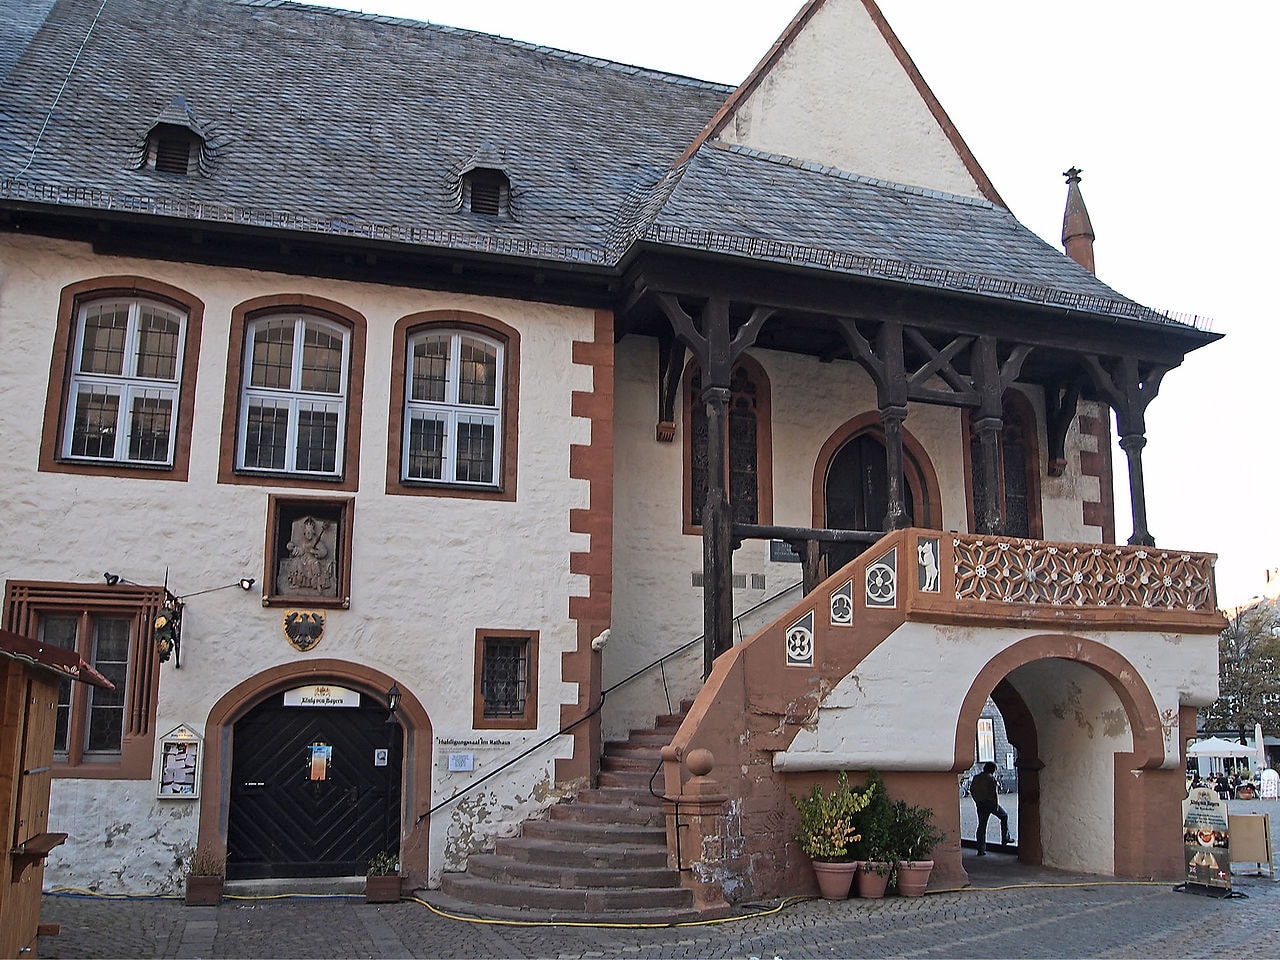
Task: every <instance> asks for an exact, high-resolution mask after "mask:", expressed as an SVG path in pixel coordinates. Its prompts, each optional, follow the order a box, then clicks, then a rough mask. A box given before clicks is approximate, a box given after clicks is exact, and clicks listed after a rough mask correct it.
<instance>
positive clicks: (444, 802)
mask: <svg viewBox="0 0 1280 960" xmlns="http://www.w3.org/2000/svg"><path fill="white" fill-rule="evenodd" d="M801 583H802V581H799V580H797V581H796V582H795V583H793V584H791V585H790V586H787V587H784V588H783V589H781V590H779V591H778V592H777V593H775V594H773V595H772V596H769V597H765V598H764V599H763V600H761V601H760V602H759V603H756V604H754V605H753V606H751V607H750V608H748V609H746V610H744V611H742V613H740V614H738V615H737V616H735V617H734V618H733V622H734V623H738V622H739V621H741V620H742V619H743V618H744V617H747V616H749V615H751V614H753V613H755V612H756V611H757V610H759V609H760V608H761V607H763V606H766V605H767V604H770V603H772V602H773V601H775V600H777V599H778V598H779V597H782V596H786V595H787V594H788V593H790V592H791V591H792V590H795V589H796V588H797V587H799V586H800V585H801ZM702 636H703V635H702V634H698V635H697V636H696V637H694V638H693V639H692V640H689V641H687V642H685V643H682V644H681V645H680V646H678V647H676V648H675V649H674V650H671V651H669V652H668V653H665V654H663V655H662V656H661V657H659V658H658V659H657V660H654V661H653V662H652V663H648V664H645V665H644V666H643V667H641V668H640V669H639V670H636V671H635V672H634V673H631V674H628V675H627V676H625V677H623V678H622V679H621V680H619V681H618V682H617V683H615V684H612V685H611V686H609V687H606V688H605V689H604V690H601V691H600V700H599V702H598V703H597V704H596V705H595V706H594V707H592V708H591V709H590V710H588V711H587V712H586V713H584V714H583V715H582V716H581V717H579V718H578V719H577V720H574V721H573V722H572V723H568V724H565V725H564V726H563V727H561V728H560V729H559V730H557V731H556V732H555V733H552V734H548V735H547V736H546V737H544V738H543V739H542V740H539V741H538V742H537V743H535V744H533V745H532V746H529V747H526V748H525V749H524V750H522V751H521V752H520V753H518V754H516V755H515V756H514V757H512V758H511V759H509V760H507V761H505V762H504V763H502V764H500V765H499V766H497V767H495V768H494V769H493V770H490V771H489V772H488V773H486V774H485V775H484V776H483V777H481V778H480V779H479V780H473V781H472V782H471V783H469V784H467V785H466V786H465V787H463V788H462V789H461V790H459V791H458V792H457V793H453V794H450V795H449V796H448V797H445V798H444V799H443V800H440V801H439V802H438V803H435V804H433V805H432V806H431V807H430V808H429V809H427V810H426V811H425V812H424V813H420V814H418V816H417V818H416V819H414V821H413V825H414V826H415V827H416V826H417V825H418V824H419V823H421V822H422V821H423V820H425V819H426V818H427V817H429V816H431V815H432V814H433V813H435V812H436V811H438V810H441V809H443V808H444V807H445V806H447V805H449V804H450V803H453V801H455V800H457V799H458V798H460V797H462V796H464V795H466V794H467V793H470V792H471V791H472V790H474V789H475V788H476V787H478V786H480V785H481V784H482V783H485V782H486V781H488V780H490V779H491V778H493V777H496V776H497V775H498V774H500V773H501V772H502V771H503V770H506V769H507V768H508V767H510V766H512V765H514V764H516V763H519V762H520V761H521V760H523V759H524V758H525V757H527V756H529V754H531V753H533V752H534V751H535V750H538V749H541V748H542V747H545V746H546V745H547V744H548V743H550V742H551V741H552V740H554V739H555V738H556V737H560V736H564V734H566V733H569V732H570V731H571V730H573V729H574V728H575V727H577V726H579V725H581V724H583V723H586V722H587V721H588V720H590V719H591V718H592V717H594V716H595V715H596V714H598V713H599V712H600V710H601V709H602V708H603V707H604V701H605V698H606V697H608V695H609V694H610V693H612V692H613V691H614V690H617V689H618V688H619V687H622V686H624V685H626V684H628V683H630V682H631V681H632V680H635V679H636V678H637V677H639V676H642V675H643V674H645V673H648V672H649V671H650V670H652V669H653V668H654V667H660V666H662V665H663V664H665V663H666V662H667V661H668V660H670V659H671V658H672V657H675V656H677V655H679V654H681V653H683V652H684V651H686V650H688V649H689V648H690V647H693V646H695V645H697V644H700V643H702ZM665 681H666V676H665V673H664V675H663V685H664V687H665V685H666V683H665ZM667 708H668V709H670V708H671V694H670V692H669V691H668V692H667Z"/></svg>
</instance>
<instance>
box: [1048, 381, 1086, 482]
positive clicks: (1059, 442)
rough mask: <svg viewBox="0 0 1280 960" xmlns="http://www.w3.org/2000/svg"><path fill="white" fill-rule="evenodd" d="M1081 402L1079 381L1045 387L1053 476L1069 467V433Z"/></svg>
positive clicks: (1060, 473) (1058, 475) (1050, 471)
mask: <svg viewBox="0 0 1280 960" xmlns="http://www.w3.org/2000/svg"><path fill="white" fill-rule="evenodd" d="M1079 402H1080V383H1079V381H1076V382H1073V383H1070V384H1067V385H1066V386H1054V387H1049V388H1046V389H1045V392H1044V412H1045V420H1046V424H1045V426H1046V428H1047V432H1048V435H1049V467H1048V472H1049V476H1051V477H1060V476H1062V474H1063V473H1065V472H1066V469H1067V433H1068V432H1069V431H1070V430H1071V424H1072V422H1074V420H1075V418H1076V407H1077V406H1078V404H1079Z"/></svg>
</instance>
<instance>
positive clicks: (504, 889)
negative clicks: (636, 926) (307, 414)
mask: <svg viewBox="0 0 1280 960" xmlns="http://www.w3.org/2000/svg"><path fill="white" fill-rule="evenodd" d="M441 889H442V890H443V891H444V893H445V894H447V895H448V896H451V897H457V898H458V899H461V900H466V901H468V902H469V903H478V904H492V905H496V906H503V907H521V908H529V909H534V910H554V911H574V912H578V913H583V914H595V915H596V916H597V917H598V916H599V915H600V914H603V913H613V914H621V913H627V914H629V913H631V912H632V911H638V910H653V909H656V908H663V909H666V910H680V909H685V910H692V909H693V891H692V890H689V889H687V888H685V887H665V888H662V889H654V888H650V887H644V888H639V889H635V888H623V889H613V888H608V887H599V888H594V889H591V888H581V887H560V888H556V887H535V886H516V885H514V884H510V883H502V882H500V881H497V880H489V879H485V878H481V877H475V876H472V875H471V874H469V873H446V874H445V875H444V876H443V877H442V879H441Z"/></svg>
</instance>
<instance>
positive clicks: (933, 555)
mask: <svg viewBox="0 0 1280 960" xmlns="http://www.w3.org/2000/svg"><path fill="white" fill-rule="evenodd" d="M916 552H917V553H918V554H919V582H918V585H919V588H920V589H921V590H922V591H924V592H925V593H937V592H938V539H937V538H936V537H921V538H920V542H919V544H918V545H917V547H916Z"/></svg>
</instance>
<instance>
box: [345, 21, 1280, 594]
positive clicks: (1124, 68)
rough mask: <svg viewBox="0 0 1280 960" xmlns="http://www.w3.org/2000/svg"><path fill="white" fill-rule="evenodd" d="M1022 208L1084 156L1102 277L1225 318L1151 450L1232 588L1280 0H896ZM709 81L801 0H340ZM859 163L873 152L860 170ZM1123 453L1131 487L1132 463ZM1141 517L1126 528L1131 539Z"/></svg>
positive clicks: (1167, 402) (1243, 497)
mask: <svg viewBox="0 0 1280 960" xmlns="http://www.w3.org/2000/svg"><path fill="white" fill-rule="evenodd" d="M879 4H880V8H881V9H882V10H883V11H884V14H885V16H886V17H887V18H888V20H889V23H890V24H891V25H892V26H893V28H894V30H895V31H896V32H897V34H898V36H899V37H900V38H901V40H902V42H903V44H904V45H905V46H906V48H907V50H908V52H909V53H910V54H911V56H912V58H913V59H914V60H915V62H916V65H917V66H918V67H919V68H920V70H921V72H922V73H923V75H924V77H925V80H926V81H927V82H928V84H929V85H930V87H931V88H932V89H933V91H934V93H935V94H936V95H937V96H938V98H939V99H940V100H941V102H942V105H943V107H944V108H945V109H946V111H947V112H948V114H949V115H950V116H951V119H952V120H953V121H954V122H955V124H956V126H957V127H958V128H959V130H960V133H961V135H962V136H963V137H964V139H965V141H966V142H967V143H968V144H969V147H970V148H971V149H972V150H973V152H974V154H975V155H976V156H977V158H978V162H979V163H981V164H982V166H983V168H984V169H985V170H986V172H987V174H988V175H989V176H990V177H991V180H992V182H993V183H994V184H995V186H996V189H997V190H998V191H999V192H1000V194H1001V196H1002V197H1003V198H1004V200H1005V202H1006V203H1008V204H1009V206H1010V208H1011V209H1012V210H1013V213H1014V214H1015V215H1016V216H1017V217H1018V218H1019V219H1020V220H1021V221H1022V222H1023V223H1025V224H1026V225H1027V226H1028V227H1030V228H1031V229H1032V230H1034V231H1035V232H1036V233H1038V234H1039V235H1040V236H1041V237H1043V238H1044V239H1045V240H1047V241H1049V242H1050V243H1053V244H1054V245H1055V246H1060V239H1059V238H1060V234H1061V230H1062V210H1063V206H1064V203H1065V200H1066V187H1065V185H1064V181H1063V177H1062V171H1064V170H1066V169H1067V168H1068V167H1070V166H1073V165H1074V166H1078V167H1080V168H1081V169H1082V170H1083V171H1084V174H1083V182H1082V184H1081V187H1082V190H1083V193H1084V198H1085V202H1086V204H1087V205H1088V208H1089V214H1090V216H1091V218H1092V221H1093V227H1094V231H1095V233H1096V234H1097V241H1096V243H1095V247H1094V252H1095V256H1096V259H1097V273H1098V277H1099V278H1100V279H1101V280H1103V281H1104V282H1105V283H1108V284H1110V285H1111V286H1112V287H1114V288H1115V289H1116V290H1118V291H1119V292H1121V293H1122V294H1124V295H1126V296H1128V297H1131V298H1133V299H1135V300H1138V301H1139V302H1141V303H1144V304H1146V305H1147V306H1151V307H1156V308H1159V309H1165V310H1173V311H1175V312H1177V313H1180V314H1187V315H1199V316H1201V317H1207V318H1210V319H1211V320H1212V329H1214V330H1215V331H1217V332H1219V333H1223V334H1225V335H1226V336H1225V338H1224V339H1223V340H1222V341H1220V342H1218V343H1216V344H1213V345H1211V346H1209V347H1205V348H1203V349H1202V350H1199V351H1197V352H1196V353H1193V354H1192V355H1191V356H1190V357H1188V359H1187V360H1186V362H1184V363H1183V365H1182V366H1181V367H1180V368H1178V369H1177V370H1174V371H1173V372H1171V373H1170V374H1169V375H1168V376H1166V377H1165V379H1164V382H1163V384H1162V386H1161V388H1160V395H1159V396H1158V397H1157V398H1156V399H1155V401H1154V402H1153V403H1152V404H1151V406H1150V408H1149V409H1148V413H1147V440H1148V444H1147V448H1146V451H1145V452H1144V466H1145V473H1146V483H1147V501H1148V511H1147V512H1148V518H1149V525H1150V528H1151V532H1152V534H1153V535H1154V536H1155V538H1156V542H1157V544H1159V545H1160V546H1162V547H1170V548H1176V549H1183V550H1197V551H1208V552H1214V553H1217V554H1218V555H1219V560H1218V565H1217V578H1218V592H1219V602H1220V604H1221V605H1224V606H1225V605H1231V604H1237V603H1242V602H1244V601H1245V600H1247V599H1248V598H1249V597H1251V596H1253V595H1255V594H1258V593H1260V592H1261V591H1262V588H1263V583H1264V580H1263V577H1264V571H1265V570H1266V568H1268V567H1272V566H1280V522H1277V519H1276V517H1277V512H1278V511H1277V499H1278V498H1277V496H1276V489H1275V484H1274V480H1273V478H1274V476H1275V474H1276V463H1277V459H1278V458H1280V454H1278V453H1277V449H1278V448H1280V444H1278V443H1277V438H1276V423H1277V418H1276V416H1275V413H1274V410H1273V407H1274V401H1273V386H1272V380H1273V379H1280V373H1277V372H1276V371H1275V370H1274V369H1273V368H1274V365H1275V361H1276V358H1277V357H1280V329H1277V327H1278V324H1280V321H1278V320H1277V317H1276V312H1277V311H1276V309H1275V306H1274V299H1273V298H1272V297H1270V296H1267V295H1266V294H1267V293H1268V292H1269V291H1270V288H1271V284H1270V282H1269V281H1268V282H1264V279H1265V278H1266V277H1268V276H1272V275H1273V274H1272V271H1273V270H1275V269H1276V267H1275V260H1276V244H1275V241H1274V239H1273V237H1274V232H1275V229H1276V227H1277V225H1280V203H1278V202H1277V200H1276V184H1275V177H1274V175H1273V172H1272V169H1271V168H1272V166H1273V164H1274V160H1275V156H1276V150H1275V146H1274V144H1273V140H1274V139H1275V131H1274V126H1275V121H1276V111H1275V107H1274V104H1273V102H1272V101H1273V98H1274V97H1275V95H1276V93H1277V91H1280V76H1278V74H1280V69H1278V68H1277V53H1276V50H1275V49H1274V46H1275V42H1276V39H1277V37H1280V3H1276V2H1274V0H1247V2H1232V3H1221V4H1213V5H1209V4H1204V3H1202V2H1190V0H1124V2H1119V0H1078V2H1076V3H1074V4H1064V3H1049V2H1047V0H1035V2H1029V0H879ZM326 5H328V6H341V7H347V8H351V9H360V10H365V11H367V12H371V13H387V14H392V15H395V16H404V17H411V18H414V19H418V20H429V21H432V22H434V23H443V24H448V25H450V26H457V27H466V28H469V29H475V30H482V31H485V32H488V33H498V34H502V35H503V36H508V37H514V38H516V39H518V40H526V41H529V42H533V43H540V44H546V45H548V46H555V47H559V48H562V49H566V50H572V51H575V52H578V53H584V54H590V55H593V56H598V57H604V58H606V59H610V60H617V61H620V62H623V63H631V64H636V65H639V66H645V67H652V68H655V69H660V70H667V71H671V72H674V73H680V74H684V75H687V76H693V77H698V78H700V79H704V80H715V81H720V82H724V83H729V84H736V83H738V82H740V81H741V80H742V79H743V78H744V77H745V76H746V75H747V73H748V72H749V71H750V70H751V69H752V68H753V67H754V66H755V65H756V63H757V62H758V61H759V60H760V58H761V57H763V56H764V54H765V53H766V52H767V51H768V49H769V47H770V45H771V44H772V43H773V42H774V40H776V39H777V37H778V35H779V34H780V33H781V32H782V30H783V29H784V28H785V27H786V26H787V24H788V23H789V22H790V21H791V19H792V17H793V16H795V14H796V12H797V11H798V10H799V9H800V7H801V5H802V0H645V2H643V3H617V4H614V3H605V2H601V0H538V2H534V0H520V2H515V0H467V2H458V0H350V2H341V0H329V2H328V3H327V4H326ZM854 172H857V171H854ZM1114 458H1115V462H1116V473H1117V490H1116V493H1117V503H1118V506H1127V502H1128V487H1127V483H1128V480H1127V473H1126V472H1125V470H1124V466H1123V462H1124V457H1123V454H1122V453H1121V452H1120V450H1119V449H1116V450H1115V453H1114ZM1131 529H1132V528H1131V526H1130V524H1129V521H1128V519H1127V518H1126V517H1122V518H1120V519H1119V522H1118V529H1117V539H1119V540H1120V541H1121V542H1123V541H1124V540H1126V539H1127V538H1128V535H1129V533H1130V532H1131Z"/></svg>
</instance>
